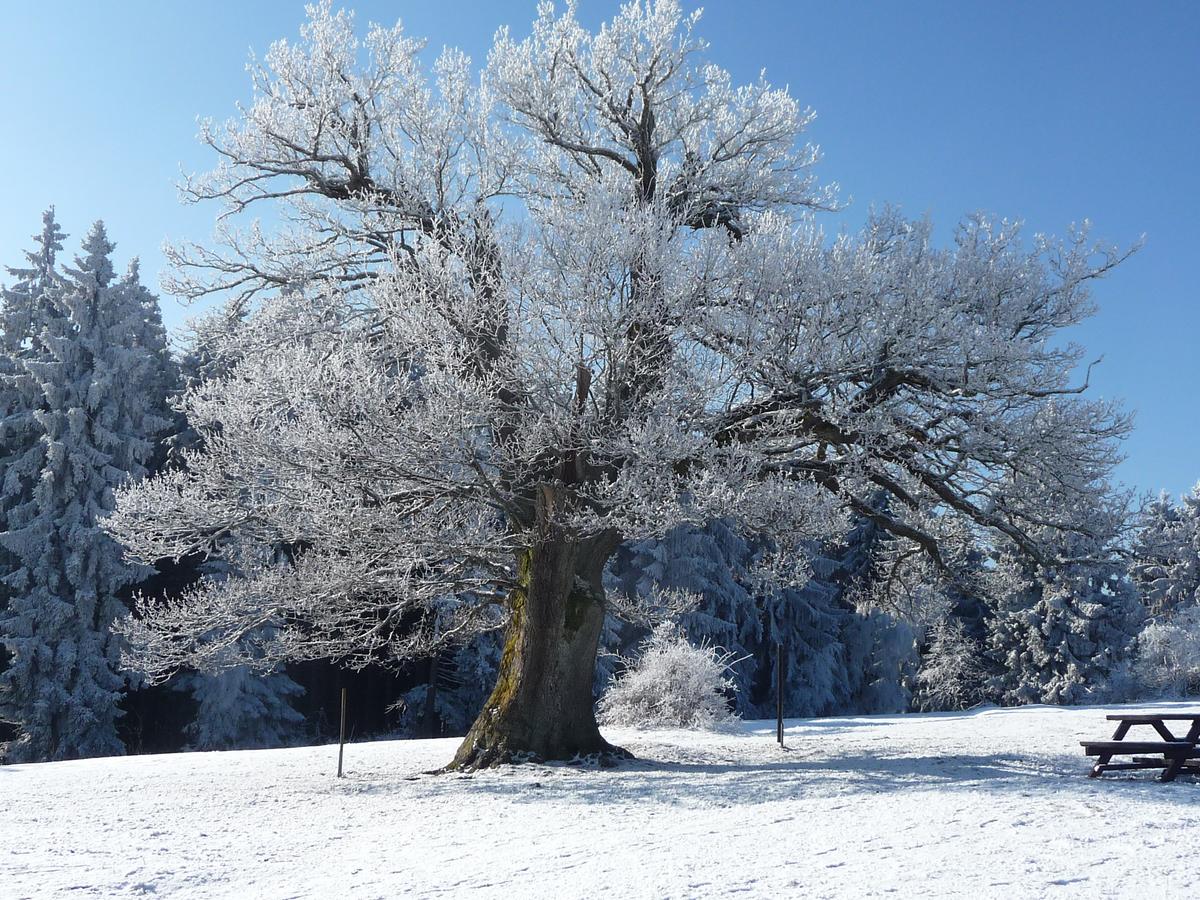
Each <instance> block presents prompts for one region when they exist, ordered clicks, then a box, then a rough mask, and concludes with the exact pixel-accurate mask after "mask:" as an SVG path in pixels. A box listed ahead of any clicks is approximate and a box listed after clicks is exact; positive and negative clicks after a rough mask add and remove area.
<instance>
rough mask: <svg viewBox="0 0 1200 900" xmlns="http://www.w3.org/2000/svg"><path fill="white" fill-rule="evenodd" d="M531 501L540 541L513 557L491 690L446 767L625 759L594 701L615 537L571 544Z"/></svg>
mask: <svg viewBox="0 0 1200 900" xmlns="http://www.w3.org/2000/svg"><path fill="white" fill-rule="evenodd" d="M553 504H554V495H553V493H552V492H551V490H550V489H544V490H543V491H542V496H541V497H539V502H538V522H539V527H538V537H537V539H536V541H535V542H534V544H533V546H532V547H530V548H529V549H528V550H526V551H524V552H523V553H522V554H521V556H520V558H519V559H518V586H517V587H516V588H515V589H514V590H513V591H512V593H511V594H510V595H509V600H508V602H509V606H510V614H511V618H510V620H509V624H508V631H507V634H506V638H505V644H504V652H503V655H502V656H501V658H500V671H499V674H498V675H497V678H496V687H495V688H494V689H493V690H492V694H491V696H490V697H489V698H488V700H487V702H486V703H485V704H484V706H483V710H482V711H481V712H480V713H479V717H478V718H477V719H476V720H475V724H474V725H472V726H471V730H470V732H469V733H468V734H467V736H466V738H465V739H464V740H463V742H462V745H461V746H460V747H459V749H458V753H457V754H455V757H454V761H453V762H451V763H450V765H449V766H448V767H447V768H448V769H479V768H485V767H487V766H494V765H499V764H501V763H506V762H527V761H528V762H534V761H544V760H570V759H575V758H578V757H585V756H593V755H598V756H600V757H601V758H606V757H618V758H625V757H628V755H629V754H627V753H626V752H625V751H624V750H621V749H620V748H618V747H614V746H612V745H611V744H609V743H608V742H607V741H606V740H604V738H602V737H601V736H600V729H599V728H598V727H597V725H596V714H595V709H594V703H593V697H592V684H593V680H594V677H595V671H596V650H597V647H598V646H599V643H600V630H601V627H602V626H603V625H604V590H603V587H602V584H601V575H602V572H603V569H604V564H605V562H606V561H607V560H608V557H609V556H610V555H611V554H612V552H613V551H614V550H615V549H616V545H617V538H616V536H615V535H611V534H607V535H600V536H595V537H589V538H582V539H580V538H578V537H574V536H572V535H570V534H568V533H567V532H566V531H565V530H563V529H561V528H560V527H558V526H556V525H554V524H553Z"/></svg>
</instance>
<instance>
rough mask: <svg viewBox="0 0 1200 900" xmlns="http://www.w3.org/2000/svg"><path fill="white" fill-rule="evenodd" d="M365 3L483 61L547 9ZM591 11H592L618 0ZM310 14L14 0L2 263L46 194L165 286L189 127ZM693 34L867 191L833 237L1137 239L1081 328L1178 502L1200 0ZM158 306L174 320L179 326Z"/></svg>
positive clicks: (954, 7)
mask: <svg viewBox="0 0 1200 900" xmlns="http://www.w3.org/2000/svg"><path fill="white" fill-rule="evenodd" d="M351 5H353V6H354V8H356V9H357V11H358V15H359V19H360V22H363V23H365V22H366V21H368V20H380V21H387V22H389V23H390V22H391V21H393V20H395V19H396V18H397V17H399V18H402V19H403V20H404V21H405V23H406V26H407V27H408V29H409V30H410V32H411V33H413V34H419V35H424V36H426V37H428V38H429V41H430V45H431V47H432V48H434V49H436V48H440V47H441V46H442V45H445V44H455V45H458V46H460V47H463V48H464V49H465V50H467V51H468V52H469V53H470V54H471V55H472V56H473V57H474V58H476V59H477V60H478V59H481V58H482V57H483V55H484V53H485V51H486V48H487V46H488V45H489V43H490V38H491V35H492V33H493V31H494V30H495V28H496V26H498V25H500V24H504V23H507V24H509V25H511V26H512V27H513V29H514V31H516V32H517V33H522V32H523V31H524V30H525V29H526V28H527V26H528V23H529V21H530V19H531V18H532V15H533V10H534V6H535V3H534V0H492V2H485V0H439V2H435V3H429V2H428V0H422V2H410V0H391V2H383V0H370V2H360V3H358V4H351ZM581 5H582V7H583V13H582V14H583V17H584V18H585V19H588V20H591V21H592V22H598V21H599V20H600V19H601V18H603V17H606V16H607V15H610V14H611V12H612V11H613V10H614V9H615V6H616V4H615V2H614V0H582V2H581ZM302 18H303V8H302V4H301V3H299V2H292V0H288V2H281V0H256V2H254V3H246V2H234V0H209V2H206V3H204V4H193V3H186V4H185V3H184V2H182V0H174V2H166V0H160V2H150V0H123V2H120V3H111V4H109V3H105V4H101V3H94V2H82V0H72V2H65V0H57V2H54V3H46V4H34V3H30V2H17V0H0V128H2V131H0V179H2V180H3V184H2V188H0V197H2V198H3V199H2V201H0V262H4V263H8V264H10V265H11V264H15V263H17V262H19V260H20V252H21V251H22V250H24V249H26V248H27V247H28V245H29V240H28V237H29V235H30V234H32V233H33V232H34V231H36V230H37V228H38V226H39V222H40V218H39V216H40V213H41V210H42V209H44V208H45V207H46V206H47V205H48V204H50V203H54V204H55V205H56V206H57V209H58V214H59V220H60V222H61V223H62V225H63V227H64V228H65V229H66V231H67V232H68V233H69V234H70V235H71V236H72V238H73V239H77V238H78V237H80V236H81V235H82V234H83V233H84V232H85V231H86V229H87V226H88V224H89V223H90V222H91V221H92V220H93V219H95V218H97V217H102V218H104V219H105V221H106V222H107V223H108V226H109V234H110V235H111V236H112V237H113V238H114V239H115V240H116V241H117V243H118V250H117V255H118V263H119V264H120V263H123V262H124V260H126V259H127V258H128V256H130V255H134V254H136V255H139V256H141V258H142V261H143V269H144V271H145V273H146V276H147V278H148V280H156V279H157V275H158V273H159V271H160V270H161V268H162V266H163V259H162V255H161V252H160V249H159V248H160V246H161V244H162V242H163V241H164V240H165V239H168V238H171V239H179V238H203V237H204V236H205V235H206V234H207V233H208V232H209V230H210V228H211V224H212V219H213V216H214V214H215V210H214V209H212V208H204V207H183V206H181V205H180V204H179V203H178V198H177V194H176V191H175V187H174V185H175V182H176V180H177V178H178V175H179V172H180V170H181V169H184V170H189V171H196V170H202V169H206V168H208V167H209V166H210V165H211V164H212V163H213V162H214V160H213V159H212V158H211V157H210V156H209V155H208V154H207V153H206V152H205V151H204V149H203V148H202V147H200V146H199V145H198V144H197V143H196V141H195V140H194V137H195V132H196V124H195V120H196V117H197V116H198V115H203V116H212V117H214V118H218V119H221V118H226V117H227V116H229V115H231V114H232V113H233V112H234V104H235V102H236V101H238V100H239V99H244V98H246V96H247V93H248V86H247V85H248V82H247V79H246V75H245V72H244V66H245V62H246V60H247V58H248V54H249V51H250V50H251V49H252V48H253V49H254V50H257V51H259V52H261V51H264V50H265V49H266V47H267V45H268V44H269V43H270V42H271V41H272V40H274V39H275V38H278V37H284V36H286V37H291V36H293V35H295V33H296V31H297V29H298V27H299V24H300V21H301V19H302ZM701 32H702V33H703V34H704V35H705V36H706V37H707V38H708V39H709V40H710V41H711V43H712V48H711V53H710V55H711V58H712V59H713V60H714V61H715V62H718V63H720V64H721V65H724V66H725V67H726V68H729V69H731V70H732V71H733V72H734V74H735V75H736V76H738V77H740V78H741V79H742V80H747V79H750V78H753V77H755V76H756V75H757V73H758V71H759V69H760V68H765V69H766V70H767V75H768V78H769V79H770V80H771V81H773V82H775V83H777V84H788V85H789V86H790V87H791V89H792V93H793V94H794V95H795V96H796V97H797V98H798V99H799V100H800V101H801V102H802V103H805V104H807V105H809V106H812V107H813V108H814V109H815V110H816V111H817V113H818V119H817V121H816V123H815V124H814V126H813V128H812V130H811V132H810V136H811V138H812V139H813V140H814V141H815V142H817V143H819V144H820V145H821V147H822V148H823V150H824V153H825V160H824V162H823V163H822V164H821V167H820V172H821V173H822V175H823V177H824V178H825V179H826V180H829V181H837V182H839V183H840V184H841V185H842V188H843V198H844V199H851V198H852V199H853V203H852V204H851V206H850V207H849V208H848V209H847V210H846V211H844V212H843V213H840V214H837V215H836V216H830V217H828V219H827V227H828V228H829V229H831V230H836V229H837V228H838V227H841V226H842V225H846V226H848V227H853V226H855V225H856V224H858V223H859V222H861V220H862V218H863V216H864V215H865V213H866V211H867V210H868V209H869V207H870V206H871V205H872V204H879V203H885V202H892V203H896V204H898V205H900V206H901V207H902V208H903V209H904V210H905V211H906V212H907V213H909V214H910V215H916V216H919V215H925V214H928V215H929V216H931V217H932V218H933V220H934V221H935V222H937V223H938V226H939V233H940V234H941V235H942V236H943V237H944V236H946V235H947V234H948V233H949V231H950V229H951V228H952V227H953V224H954V223H955V221H957V220H958V219H959V218H960V217H961V216H962V215H963V214H965V213H967V212H971V211H974V210H985V211H988V212H991V213H995V214H998V215H1002V216H1007V217H1010V218H1021V219H1024V220H1025V222H1026V223H1027V227H1028V229H1029V232H1030V233H1031V234H1032V233H1033V232H1034V231H1048V232H1060V233H1061V232H1062V231H1063V230H1064V229H1065V228H1066V227H1067V225H1069V224H1070V223H1071V222H1073V221H1078V220H1080V219H1082V218H1085V217H1086V218H1089V219H1091V220H1092V222H1093V224H1094V230H1095V234H1096V235H1097V236H1101V237H1104V238H1106V239H1109V240H1112V241H1114V242H1117V243H1121V244H1129V243H1131V242H1133V241H1135V240H1136V239H1137V238H1138V236H1139V235H1141V234H1143V233H1144V234H1145V235H1146V241H1147V243H1146V246H1145V248H1144V249H1143V250H1142V251H1141V252H1140V253H1138V254H1137V255H1136V256H1135V257H1134V258H1133V259H1131V260H1130V261H1129V262H1128V263H1126V264H1125V265H1124V266H1123V267H1122V268H1121V269H1119V270H1118V271H1117V272H1116V273H1115V274H1113V275H1112V276H1111V277H1110V278H1109V279H1108V280H1106V281H1105V282H1103V283H1102V284H1101V285H1100V286H1099V287H1098V289H1097V290H1096V297H1097V300H1098V302H1099V303H1100V307H1101V311H1100V313H1099V315H1098V316H1097V317H1096V318H1095V319H1094V320H1092V321H1091V322H1089V323H1088V324H1087V325H1086V326H1084V327H1082V328H1080V329H1078V331H1077V334H1076V335H1074V337H1075V339H1076V340H1078V341H1079V342H1081V343H1083V344H1084V345H1086V346H1087V347H1088V349H1089V351H1091V353H1092V354H1093V355H1096V356H1099V355H1103V356H1104V362H1103V364H1102V365H1101V366H1100V367H1099V368H1098V369H1097V371H1096V373H1095V375H1094V376H1093V379H1092V383H1093V385H1094V386H1095V388H1096V390H1097V392H1098V393H1100V394H1103V395H1105V396H1119V397H1123V398H1125V400H1126V402H1127V404H1128V405H1129V406H1130V407H1131V408H1133V409H1135V410H1136V411H1137V420H1138V427H1137V430H1136V432H1135V434H1134V436H1133V438H1132V439H1131V440H1130V441H1129V442H1128V444H1127V447H1126V452H1127V454H1128V456H1129V459H1128V461H1127V462H1126V463H1125V464H1124V465H1123V466H1122V468H1121V470H1120V473H1119V474H1120V477H1121V478H1122V479H1123V480H1125V481H1126V482H1128V483H1129V484H1131V485H1133V486H1136V487H1138V488H1141V489H1146V490H1152V489H1153V490H1157V489H1158V488H1165V489H1167V490H1169V491H1171V492H1173V493H1179V492H1181V491H1184V490H1186V489H1187V488H1189V487H1190V486H1191V485H1192V484H1193V483H1195V482H1196V481H1197V480H1198V479H1200V458H1198V455H1197V453H1196V447H1197V444H1198V439H1200V416H1198V415H1197V413H1198V412H1200V399H1198V394H1200V354H1198V353H1196V352H1195V347H1196V344H1197V339H1198V336H1200V302H1198V301H1200V290H1198V289H1197V287H1196V285H1197V283H1198V276H1197V272H1196V268H1197V260H1198V258H1200V217H1198V213H1197V209H1196V207H1197V205H1198V202H1200V152H1198V151H1200V4H1198V3H1195V2H1160V3H1147V4H1133V3H1115V2H1095V0H1091V2H1084V0H1070V2H1068V0H1059V2H1054V3H1044V2H1005V3H995V2H993V3H985V2H972V3H962V2H949V0H945V2H926V0H919V2H918V0H909V2H904V3H901V2H887V3H884V2H880V3H870V4H868V3H854V2H846V3H836V4H835V3H830V2H802V0H791V2H784V0H757V2H756V0H716V2H710V3H709V4H707V6H706V11H705V17H704V20H703V23H702V27H701ZM69 249H70V248H69ZM163 306H164V313H165V315H166V318H167V321H168V324H171V325H178V324H179V323H180V322H182V321H183V319H184V318H185V317H186V316H187V315H189V314H190V312H189V311H188V310H186V309H184V308H182V307H181V306H179V305H178V304H177V303H176V302H175V301H173V300H172V299H171V298H168V297H164V298H163Z"/></svg>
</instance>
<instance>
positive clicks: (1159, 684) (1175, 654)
mask: <svg viewBox="0 0 1200 900" xmlns="http://www.w3.org/2000/svg"><path fill="white" fill-rule="evenodd" d="M1137 643H1138V653H1137V659H1136V662H1135V663H1134V671H1135V675H1136V678H1137V681H1138V683H1139V684H1140V685H1141V687H1142V690H1143V691H1145V692H1146V693H1148V694H1151V695H1155V696H1164V695H1165V696H1178V697H1189V696H1194V695H1197V694H1200V607H1190V608H1187V609H1182V610H1179V611H1178V612H1177V613H1176V614H1175V615H1173V616H1172V617H1171V618H1170V619H1168V620H1166V621H1164V622H1153V623H1151V624H1150V625H1147V626H1146V627H1145V628H1144V629H1143V630H1142V633H1141V634H1140V635H1138V641H1137Z"/></svg>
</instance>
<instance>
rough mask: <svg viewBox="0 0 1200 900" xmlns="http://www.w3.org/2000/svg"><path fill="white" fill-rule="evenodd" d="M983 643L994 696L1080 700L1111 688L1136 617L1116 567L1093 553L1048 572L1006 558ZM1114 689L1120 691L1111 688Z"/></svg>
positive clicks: (1127, 654) (1123, 667) (1119, 676)
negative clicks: (1005, 585) (1006, 579)
mask: <svg viewBox="0 0 1200 900" xmlns="http://www.w3.org/2000/svg"><path fill="white" fill-rule="evenodd" d="M1001 566H1002V567H1004V568H1007V569H1009V570H1010V581H1011V583H1012V585H1013V587H1012V588H1011V589H1010V590H1009V591H1007V592H1006V593H1005V594H1004V595H1003V596H1002V597H1001V599H1000V601H999V604H998V608H997V610H996V613H995V616H994V618H993V619H992V620H991V623H990V635H989V644H990V650H991V653H992V656H993V658H994V659H995V660H996V662H997V663H998V664H999V667H1000V669H1001V674H1000V675H999V676H997V679H996V683H995V685H994V687H995V689H996V690H997V691H998V694H999V697H1000V700H1001V702H1004V703H1009V704H1023V703H1066V704H1070V703H1082V702H1085V701H1088V700H1102V699H1105V698H1107V697H1109V696H1112V695H1113V694H1114V689H1116V688H1117V687H1118V686H1119V685H1120V684H1121V683H1122V682H1123V681H1124V679H1125V677H1126V675H1127V670H1128V666H1129V662H1130V659H1131V656H1132V652H1133V647H1134V643H1135V638H1136V635H1137V633H1138V631H1139V629H1140V627H1141V624H1142V622H1143V620H1144V616H1145V614H1144V611H1143V610H1142V608H1141V605H1140V603H1139V602H1138V599H1137V595H1136V593H1135V592H1134V590H1133V586H1132V584H1131V583H1130V581H1129V579H1128V577H1127V575H1126V573H1125V571H1124V566H1123V564H1122V563H1121V562H1120V560H1118V559H1117V558H1116V557H1112V556H1110V557H1108V558H1105V557H1104V556H1100V555H1098V556H1097V557H1095V558H1092V559H1085V560H1083V561H1080V562H1075V563H1069V564H1067V565H1064V566H1061V567H1059V568H1058V569H1056V570H1054V571H1045V570H1033V569H1031V568H1030V567H1028V566H1023V565H1021V564H1019V563H1017V562H1015V561H1013V560H1011V559H1005V560H1003V561H1002V563H1001ZM1115 693H1118V694H1119V693H1120V692H1119V691H1115Z"/></svg>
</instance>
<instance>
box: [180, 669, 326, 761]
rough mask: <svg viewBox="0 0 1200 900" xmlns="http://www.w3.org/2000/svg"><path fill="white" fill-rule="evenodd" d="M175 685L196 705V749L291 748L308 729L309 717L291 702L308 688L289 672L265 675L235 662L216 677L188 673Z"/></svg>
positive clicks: (192, 740)
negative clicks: (306, 724)
mask: <svg viewBox="0 0 1200 900" xmlns="http://www.w3.org/2000/svg"><path fill="white" fill-rule="evenodd" d="M173 684H174V686H175V688H177V689H178V690H180V691H184V692H186V693H188V694H190V695H191V698H192V700H193V701H195V703H196V715H195V717H194V718H193V719H192V721H191V722H190V723H189V724H188V726H187V734H188V738H189V741H188V745H189V747H190V748H191V749H193V750H255V749H263V748H267V747H286V746H288V745H289V744H292V743H295V741H296V740H297V739H298V738H299V737H300V735H301V733H302V731H303V727H304V716H302V715H301V714H300V713H299V712H297V711H296V710H295V708H293V707H292V705H291V704H290V703H289V702H288V700H289V698H293V697H299V696H300V695H302V694H303V693H304V688H302V687H300V685H298V684H296V682H294V681H293V680H292V679H291V678H289V677H288V676H287V675H286V674H285V673H283V672H268V673H266V674H264V673H262V672H257V671H255V670H254V669H252V668H250V667H249V666H246V665H239V664H233V665H232V666H231V667H229V668H225V669H223V670H221V671H219V672H217V673H215V674H212V675H206V674H203V673H199V672H188V673H185V674H183V675H181V676H180V677H179V678H178V679H177V680H176V681H175V682H173Z"/></svg>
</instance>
